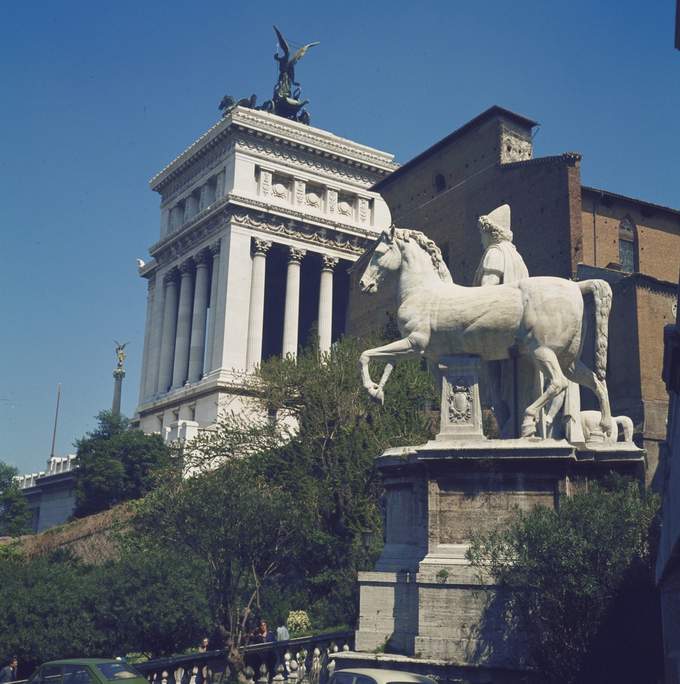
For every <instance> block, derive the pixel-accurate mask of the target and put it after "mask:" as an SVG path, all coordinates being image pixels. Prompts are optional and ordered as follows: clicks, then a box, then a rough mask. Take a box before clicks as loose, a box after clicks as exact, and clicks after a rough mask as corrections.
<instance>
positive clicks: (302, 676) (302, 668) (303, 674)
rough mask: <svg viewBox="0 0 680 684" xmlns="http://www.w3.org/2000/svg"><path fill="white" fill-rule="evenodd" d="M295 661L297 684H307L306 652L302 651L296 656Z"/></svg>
mask: <svg viewBox="0 0 680 684" xmlns="http://www.w3.org/2000/svg"><path fill="white" fill-rule="evenodd" d="M296 659H297V662H298V665H299V667H298V682H299V683H300V684H309V678H308V677H307V651H305V650H304V649H302V651H298V653H297V654H296Z"/></svg>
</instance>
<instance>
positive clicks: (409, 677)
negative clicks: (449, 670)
mask: <svg viewBox="0 0 680 684" xmlns="http://www.w3.org/2000/svg"><path fill="white" fill-rule="evenodd" d="M340 673H344V674H353V675H366V676H367V677H373V679H375V680H376V681H377V682H378V684H382V683H383V682H413V683H414V684H415V683H420V684H422V683H423V682H432V681H433V680H432V678H431V677H428V676H426V675H420V674H415V672H404V671H403V670H383V669H381V668H379V667H348V668H346V669H345V668H343V669H342V670H336V671H335V672H334V673H333V674H340Z"/></svg>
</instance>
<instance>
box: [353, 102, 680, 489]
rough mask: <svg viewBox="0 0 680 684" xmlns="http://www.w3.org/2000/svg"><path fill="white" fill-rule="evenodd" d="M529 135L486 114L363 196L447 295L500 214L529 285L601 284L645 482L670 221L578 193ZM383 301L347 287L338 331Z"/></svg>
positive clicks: (524, 121) (677, 250)
mask: <svg viewBox="0 0 680 684" xmlns="http://www.w3.org/2000/svg"><path fill="white" fill-rule="evenodd" d="M536 125H537V124H536V122H535V121H532V120H531V119H528V118H527V117H524V116H521V115H519V114H516V113H514V112H510V111H508V110H507V109H503V108H502V107H498V106H493V107H491V108H490V109H488V110H486V111H485V112H483V113H482V114H480V115H479V116H477V117H475V118H474V119H472V120H471V121H469V122H468V123H466V124H465V125H464V126H462V127H461V128H459V129H457V130H456V131H454V132H453V133H451V134H450V135H448V136H446V137H445V138H443V139H442V140H440V141H439V142H437V143H435V144H434V145H433V146H432V147H430V148H429V149H427V150H425V151H424V152H422V153H421V154H419V155H418V156H416V157H414V158H413V159H411V160H410V161H409V162H407V163H406V164H404V165H403V166H401V167H400V168H399V169H397V170H396V171H394V172H393V173H391V174H390V175H389V176H387V177H385V178H383V179H382V180H380V181H379V182H378V183H377V184H376V185H375V186H374V187H373V188H372V189H373V190H375V191H377V192H379V193H380V194H381V195H382V196H383V198H384V199H385V200H386V201H387V204H388V206H389V208H390V211H391V212H392V220H393V221H394V223H396V224H397V225H400V226H405V227H413V228H418V229H421V230H423V231H424V232H425V233H427V234H428V235H429V236H430V237H432V238H433V239H434V240H435V241H436V242H437V244H438V245H439V246H440V248H441V249H442V252H443V254H444V258H445V259H446V260H447V263H448V265H449V268H450V270H451V274H452V276H453V278H454V280H455V281H456V282H458V283H462V284H467V285H469V284H471V282H472V278H473V275H474V273H475V269H476V268H477V265H478V263H479V260H480V258H481V255H482V247H481V243H480V240H479V232H478V229H477V217H478V216H480V215H481V214H486V213H488V212H489V211H491V210H493V209H494V208H496V207H497V206H499V205H501V204H504V203H508V204H509V205H510V206H511V207H512V229H513V232H514V236H515V237H514V241H515V244H516V246H517V249H518V250H519V252H520V254H521V255H522V256H523V257H524V260H525V261H526V264H527V266H528V268H529V272H530V273H531V275H535V276H539V275H555V276H561V277H563V278H581V277H594V276H595V275H596V276H597V277H601V278H605V279H607V280H608V281H609V282H610V283H611V284H612V287H613V290H614V304H613V307H612V315H611V319H610V359H609V365H610V368H609V374H608V377H609V385H610V393H611V399H612V405H613V410H614V412H615V413H624V414H626V415H629V416H631V417H632V418H633V420H634V422H635V424H636V432H637V436H638V438H639V440H640V442H641V444H642V445H643V446H644V447H645V448H646V449H647V451H648V465H649V468H648V478H649V479H650V480H651V478H652V477H653V475H654V473H655V471H656V465H657V460H658V446H659V442H660V441H662V440H663V439H664V436H665V416H666V413H667V407H668V396H667V393H666V391H665V388H664V386H663V383H662V382H661V379H660V378H661V366H662V357H663V327H664V325H665V324H666V323H670V322H672V320H673V319H674V316H673V313H672V306H673V296H674V293H675V283H676V282H677V276H678V264H679V263H680V211H678V210H674V209H669V208H666V207H662V206H658V205H655V204H652V203H649V202H644V201H641V200H637V199H633V198H630V197H624V196H621V195H617V194H614V193H611V192H607V191H604V190H599V189H596V188H590V187H586V186H583V185H582V184H581V174H580V161H581V156H580V155H579V154H576V153H573V152H567V153H565V154H561V155H556V156H548V157H537V158H534V156H533V144H532V132H533V129H534V127H535V126H536ZM594 270H595V271H596V273H594ZM355 277H356V275H355ZM353 285H354V282H353ZM391 297H392V292H390V291H389V290H385V291H383V292H381V293H379V294H378V295H374V296H373V298H368V297H365V296H362V295H361V294H360V292H359V290H358V288H356V287H354V286H353V287H352V289H351V294H350V301H349V307H348V331H349V332H350V333H355V334H357V333H359V334H360V333H361V332H364V331H366V330H367V329H368V328H369V327H370V326H371V325H374V321H375V320H380V319H381V314H379V313H377V312H378V311H379V310H382V308H383V307H387V308H388V310H389V308H390V307H391V308H393V307H392V306H391V302H392V301H393V300H392V299H391ZM376 315H377V319H376ZM584 402H585V403H586V405H587V402H588V398H587V397H585V396H584Z"/></svg>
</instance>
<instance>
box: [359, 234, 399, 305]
mask: <svg viewBox="0 0 680 684" xmlns="http://www.w3.org/2000/svg"><path fill="white" fill-rule="evenodd" d="M395 230H396V229H395V227H394V226H392V228H391V229H390V230H389V231H387V230H384V231H383V232H382V233H381V235H380V237H379V238H378V240H377V241H376V243H375V245H374V246H373V248H372V249H371V250H370V251H369V252H367V253H366V257H367V258H368V257H370V259H369V261H368V266H366V269H365V271H364V274H363V275H362V276H361V279H360V280H359V285H360V286H361V291H362V292H368V293H373V292H377V291H378V286H379V285H380V283H381V282H382V280H383V278H384V277H385V276H386V275H387V274H388V273H392V272H395V271H398V270H399V269H400V268H401V250H400V249H399V245H398V244H397V238H396V235H395Z"/></svg>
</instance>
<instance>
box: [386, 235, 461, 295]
mask: <svg viewBox="0 0 680 684" xmlns="http://www.w3.org/2000/svg"><path fill="white" fill-rule="evenodd" d="M394 236H395V237H396V238H397V239H398V240H403V241H404V242H409V241H411V240H413V241H414V242H415V243H416V244H417V245H418V247H420V248H421V249H422V250H423V251H424V252H426V253H427V254H428V255H429V257H430V259H431V260H432V265H433V266H434V270H435V271H436V273H437V275H438V276H439V278H440V280H442V281H443V282H445V283H452V282H453V279H452V278H451V273H450V272H449V269H448V268H447V266H446V264H445V263H444V257H442V251H441V249H439V247H437V244H436V243H435V241H434V240H431V239H430V238H429V237H427V235H425V233H423V232H421V231H419V230H414V229H412V228H397V227H396V226H394Z"/></svg>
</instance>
